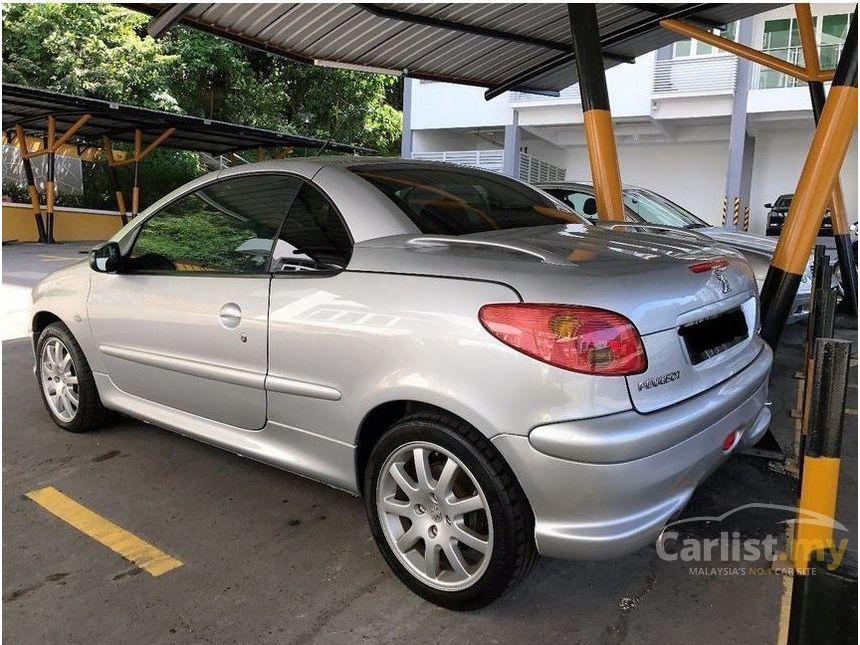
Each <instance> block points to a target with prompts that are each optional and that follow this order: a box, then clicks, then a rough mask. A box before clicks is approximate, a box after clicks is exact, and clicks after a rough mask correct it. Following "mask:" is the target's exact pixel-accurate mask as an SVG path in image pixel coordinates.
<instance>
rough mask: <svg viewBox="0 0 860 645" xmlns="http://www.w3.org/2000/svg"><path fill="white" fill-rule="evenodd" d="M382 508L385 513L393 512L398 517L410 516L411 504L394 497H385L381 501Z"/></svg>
mask: <svg viewBox="0 0 860 645" xmlns="http://www.w3.org/2000/svg"><path fill="white" fill-rule="evenodd" d="M382 508H383V510H384V511H385V512H386V513H393V514H394V515H399V516H400V517H411V511H412V504H410V503H409V502H403V501H400V500H399V499H394V497H386V498H385V499H384V500H383V502H382Z"/></svg>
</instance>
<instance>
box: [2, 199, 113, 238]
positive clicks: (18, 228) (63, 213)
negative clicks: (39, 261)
mask: <svg viewBox="0 0 860 645" xmlns="http://www.w3.org/2000/svg"><path fill="white" fill-rule="evenodd" d="M2 219H3V241H4V242H7V241H9V240H18V241H19V242H36V241H38V239H39V235H38V233H37V231H36V220H35V218H34V217H33V209H32V208H31V207H30V206H28V205H25V204H3V217H2ZM121 227H122V221H121V220H120V218H119V213H112V212H110V211H92V210H85V209H81V208H59V209H57V210H56V211H55V212H54V239H55V240H56V241H57V242H89V241H93V242H97V241H101V240H106V239H108V238H110V237H112V236H113V234H114V233H116V232H117V231H118V230H119V229H120V228H121Z"/></svg>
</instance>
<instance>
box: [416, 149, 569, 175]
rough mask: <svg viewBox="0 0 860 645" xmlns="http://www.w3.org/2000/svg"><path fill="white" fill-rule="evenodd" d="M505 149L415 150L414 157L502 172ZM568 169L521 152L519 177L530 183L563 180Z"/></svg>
mask: <svg viewBox="0 0 860 645" xmlns="http://www.w3.org/2000/svg"><path fill="white" fill-rule="evenodd" d="M504 154H505V153H504V151H503V150H444V151H440V152H413V153H412V158H413V159H420V160H422V161H445V162H448V163H453V164H457V165H459V166H469V167H472V168H481V169H482V170H491V171H493V172H498V173H501V172H502V167H503V164H504ZM566 174H567V171H566V170H565V169H564V168H560V167H558V166H555V165H553V164H551V163H548V162H546V161H543V160H541V159H538V158H537V157H532V156H531V155H528V154H526V153H525V152H521V153H520V172H519V179H521V180H522V181H526V182H529V183H535V182H539V181H563V180H564V178H565V175H566Z"/></svg>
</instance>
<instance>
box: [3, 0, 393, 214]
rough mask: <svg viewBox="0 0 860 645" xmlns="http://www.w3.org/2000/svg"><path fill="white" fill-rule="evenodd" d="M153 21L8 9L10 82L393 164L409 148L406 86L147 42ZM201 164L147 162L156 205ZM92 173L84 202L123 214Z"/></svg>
mask: <svg viewBox="0 0 860 645" xmlns="http://www.w3.org/2000/svg"><path fill="white" fill-rule="evenodd" d="M148 20H149V18H148V17H146V16H144V15H143V14H140V13H137V12H134V11H129V10H126V9H123V8H120V7H117V6H114V5H111V4H105V3H94V4H85V3H63V4H35V3H6V4H4V5H3V40H4V42H3V80H4V81H5V82H7V83H17V84H20V85H27V86H31V87H39V88H44V89H51V90H56V91H60V92H65V93H68V94H75V95H80V96H89V97H94V98H100V99H106V100H111V101H118V102H123V103H129V104H132V105H139V106H143V107H150V108H156V109H161V110H169V111H175V112H181V113H185V114H191V115H195V116H205V117H208V118H213V119H218V120H222V121H232V122H236V123H242V124H246V125H252V126H257V127H265V128H270V129H275V130H282V131H290V132H294V133H296V134H303V135H310V136H315V137H319V138H322V139H332V140H336V141H345V142H349V143H354V144H358V145H363V146H368V147H371V148H375V149H376V150H378V151H380V153H382V154H392V153H396V151H397V149H398V148H399V136H400V112H399V110H398V108H399V103H400V101H401V96H400V85H399V82H398V80H397V79H395V78H393V77H387V76H381V75H372V74H365V73H361V72H352V71H345V70H333V69H326V68H318V67H313V66H310V65H303V64H300V63H295V62H293V61H289V60H285V59H282V58H278V57H275V56H272V55H270V54H266V53H263V52H259V51H255V50H252V49H249V48H246V47H242V46H239V45H236V44H234V43H230V42H228V41H226V40H223V39H220V38H216V37H215V36H211V35H209V34H204V33H201V32H197V31H193V30H189V29H184V28H174V29H172V30H171V31H170V32H168V34H167V35H166V36H165V37H164V38H162V39H160V40H157V41H156V40H153V39H152V38H150V37H149V36H147V35H146V34H145V30H144V28H145V26H146V23H147V22H148ZM195 159H196V157H194V156H191V155H188V154H186V153H181V152H177V151H172V150H161V151H159V152H158V153H157V155H153V156H152V157H150V158H149V159H147V161H146V162H145V163H144V164H142V165H141V172H142V178H141V180H142V186H143V188H144V203H146V202H148V201H149V199H148V198H147V197H148V196H152V197H156V196H160V195H161V194H164V193H165V192H166V190H168V188H169V187H172V186H173V185H178V184H181V183H184V182H185V181H187V179H189V178H191V177H193V176H195V175H196V174H200V173H202V172H203V170H204V169H203V167H202V166H201V165H200V164H199V162H196V161H195ZM86 174H87V177H88V178H87V182H88V183H90V184H91V185H90V186H89V187H88V188H86V189H85V190H86V193H87V194H86V195H85V196H84V199H86V200H93V202H97V203H102V202H107V203H105V204H102V206H101V207H107V208H112V207H113V190H112V189H111V188H110V185H109V182H108V177H107V174H106V172H105V171H104V170H103V169H93V170H91V171H90V170H87V171H86ZM121 181H122V178H121ZM123 185H125V186H127V185H128V183H125V182H124V183H123ZM147 186H152V187H153V189H152V190H153V191H155V192H157V193H158V195H153V194H152V192H151V191H147ZM64 197H66V200H67V196H64ZM64 201H65V200H64ZM92 205H93V206H95V205H96V203H92Z"/></svg>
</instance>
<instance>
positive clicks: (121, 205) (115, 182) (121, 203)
mask: <svg viewBox="0 0 860 645" xmlns="http://www.w3.org/2000/svg"><path fill="white" fill-rule="evenodd" d="M108 175H110V183H111V187H112V188H113V193H114V195H116V207H117V210H118V211H119V218H120V219H121V220H122V223H123V225H125V224H128V215H127V214H126V209H125V195H123V194H122V189H121V188H120V187H119V175H118V173H117V171H116V167H114V166H113V165H111V164H110V162H108Z"/></svg>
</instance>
